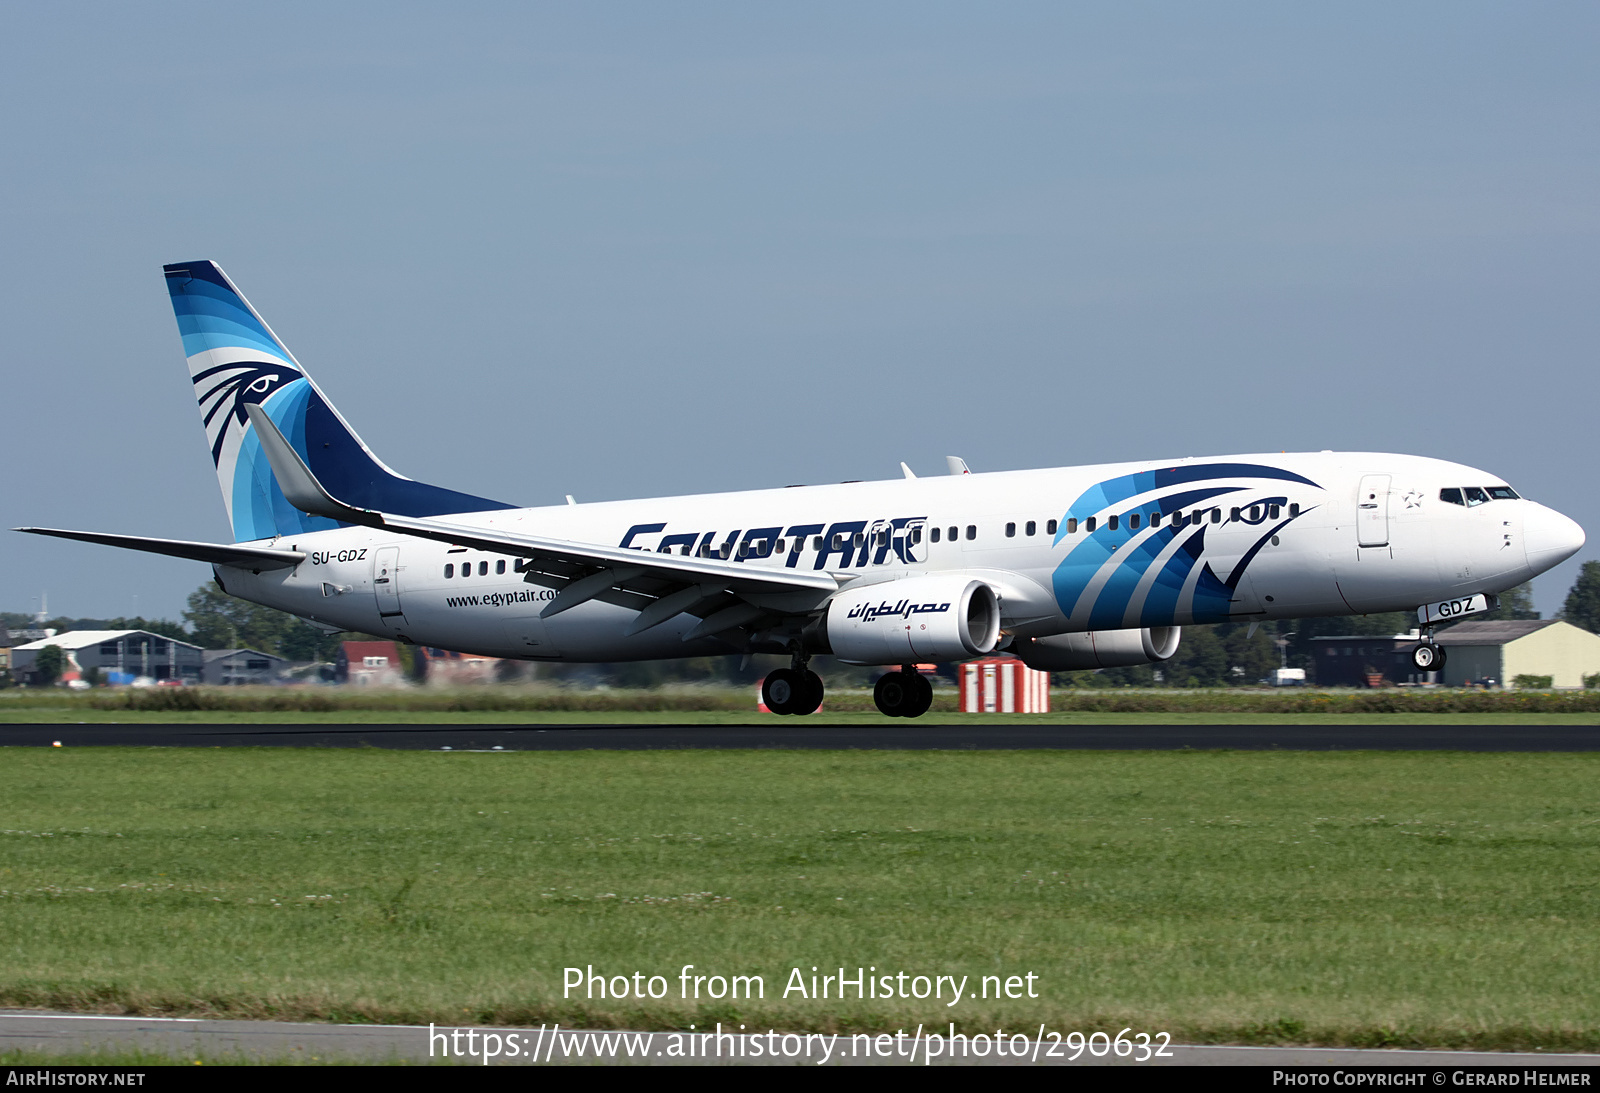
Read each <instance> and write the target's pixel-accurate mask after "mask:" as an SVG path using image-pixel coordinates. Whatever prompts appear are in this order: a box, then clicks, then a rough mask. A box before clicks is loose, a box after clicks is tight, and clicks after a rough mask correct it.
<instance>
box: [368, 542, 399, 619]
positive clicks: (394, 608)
mask: <svg viewBox="0 0 1600 1093" xmlns="http://www.w3.org/2000/svg"><path fill="white" fill-rule="evenodd" d="M372 591H373V593H374V594H375V595H376V596H377V598H378V614H379V616H380V617H383V618H389V617H391V616H394V615H399V614H402V613H403V612H401V610H400V548H399V547H392V546H390V547H379V548H378V550H377V552H376V553H375V554H374V555H373V556H372Z"/></svg>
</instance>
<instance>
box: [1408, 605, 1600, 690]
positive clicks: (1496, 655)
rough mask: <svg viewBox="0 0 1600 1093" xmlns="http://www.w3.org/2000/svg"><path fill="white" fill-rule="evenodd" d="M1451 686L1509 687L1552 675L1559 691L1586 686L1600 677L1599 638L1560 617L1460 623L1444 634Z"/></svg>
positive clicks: (1447, 680)
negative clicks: (1492, 684)
mask: <svg viewBox="0 0 1600 1093" xmlns="http://www.w3.org/2000/svg"><path fill="white" fill-rule="evenodd" d="M1438 640H1439V644H1440V645H1442V646H1444V649H1445V662H1444V671H1443V672H1442V673H1441V674H1442V675H1443V676H1444V679H1443V682H1444V684H1445V686H1447V687H1465V686H1467V685H1468V684H1473V683H1478V684H1481V683H1484V682H1485V681H1487V680H1493V681H1494V682H1495V684H1497V685H1499V686H1502V687H1503V686H1506V685H1507V684H1509V683H1510V682H1511V681H1512V680H1514V679H1516V678H1517V677H1518V676H1520V675H1532V676H1550V677H1551V684H1552V685H1553V686H1556V687H1582V686H1583V678H1584V676H1592V675H1595V674H1597V673H1600V635H1596V634H1591V633H1589V631H1587V630H1584V629H1581V628H1580V627H1577V626H1574V625H1572V624H1571V623H1570V622H1562V621H1561V620H1559V619H1504V620H1496V621H1491V622H1458V623H1456V624H1455V625H1454V626H1452V627H1450V629H1448V630H1441V631H1439V638H1438Z"/></svg>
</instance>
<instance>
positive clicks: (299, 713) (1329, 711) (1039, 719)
mask: <svg viewBox="0 0 1600 1093" xmlns="http://www.w3.org/2000/svg"><path fill="white" fill-rule="evenodd" d="M1051 703H1052V710H1053V712H1052V713H1050V714H1026V715H1024V714H1017V715H1007V714H963V713H960V712H959V711H958V710H957V702H956V695H955V693H954V692H953V691H952V690H950V689H946V688H941V689H940V690H938V691H936V692H935V697H934V704H933V708H932V710H931V711H930V712H929V714H928V715H927V720H928V721H932V722H937V723H942V724H951V723H964V722H965V723H971V724H988V725H992V724H1133V723H1137V724H1385V723H1390V724H1503V723H1505V722H1507V721H1514V722H1519V723H1527V724H1569V725H1596V724H1600V691H1592V690H1591V691H1566V692H1486V691H1481V690H1479V691H1429V692H1419V691H1412V690H1409V689H1407V690H1400V689H1398V688H1388V689H1384V690H1377V691H1345V692H1337V691H1331V692H1330V691H1304V690H1291V691H1255V690H1230V689H1217V690H1170V691H1164V690H1146V691H1134V690H1112V689H1098V690H1097V689H1088V688H1077V689H1070V690H1057V691H1056V692H1054V694H1053V695H1052V698H1051ZM771 717H772V715H770V714H760V713H757V711H756V708H755V692H754V689H753V688H725V687H723V688H716V687H685V688H677V689H673V688H662V689H660V690H632V691H630V690H616V691H576V690H562V689H560V688H552V687H476V688H468V689H462V690H434V689H427V688H422V689H417V688H410V689H397V690H367V689H365V688H324V687H312V688H305V687H283V688H251V687H229V688H207V687H182V688H169V687H159V688H149V689H144V690H120V691H110V692H106V691H99V692H90V693H73V692H68V691H59V690H56V691H35V690H18V691H11V692H0V724H8V723H9V724H16V723H25V722H34V723H50V722H57V723H70V722H85V723H120V722H126V723H146V724H148V723H168V722H186V723H192V724H238V723H249V722H278V723H307V722H310V723H327V724H339V723H367V724H372V723H380V724H382V723H401V724H451V723H454V724H519V725H530V724H585V723H592V724H659V723H662V722H675V723H688V724H703V725H729V724H748V723H750V722H752V721H756V720H766V719H768V718H771ZM863 721H866V722H881V721H882V717H881V715H880V714H879V713H878V712H877V710H876V709H875V708H874V707H873V704H872V695H871V692H869V691H865V690H859V689H858V690H849V689H835V690H833V691H830V692H829V694H828V697H827V700H826V701H825V703H824V705H823V709H822V712H820V713H818V714H814V715H812V716H810V717H808V718H805V719H803V720H796V721H783V722H778V723H782V724H824V725H828V724H858V723H861V722H863Z"/></svg>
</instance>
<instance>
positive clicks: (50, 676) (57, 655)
mask: <svg viewBox="0 0 1600 1093" xmlns="http://www.w3.org/2000/svg"><path fill="white" fill-rule="evenodd" d="M66 670H67V654H66V652H65V650H63V649H62V648H61V646H59V645H46V646H45V647H44V648H43V649H40V650H39V652H38V654H37V655H35V656H34V658H33V672H34V676H35V679H36V681H37V682H38V684H39V685H40V686H41V687H53V686H55V683H56V681H57V680H58V679H60V678H61V674H62V673H63V672H65V671H66Z"/></svg>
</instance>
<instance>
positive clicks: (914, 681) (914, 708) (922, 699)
mask: <svg viewBox="0 0 1600 1093" xmlns="http://www.w3.org/2000/svg"><path fill="white" fill-rule="evenodd" d="M901 674H902V675H904V674H905V673H903V672H902V673H901ZM910 689H911V700H910V705H908V706H907V707H906V709H905V712H904V713H902V714H901V715H900V716H901V717H921V716H922V715H923V714H925V713H927V712H928V707H929V706H932V705H933V684H931V683H929V682H928V681H927V680H926V679H923V678H922V676H921V675H918V674H915V673H913V674H912V676H911V688H910Z"/></svg>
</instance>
